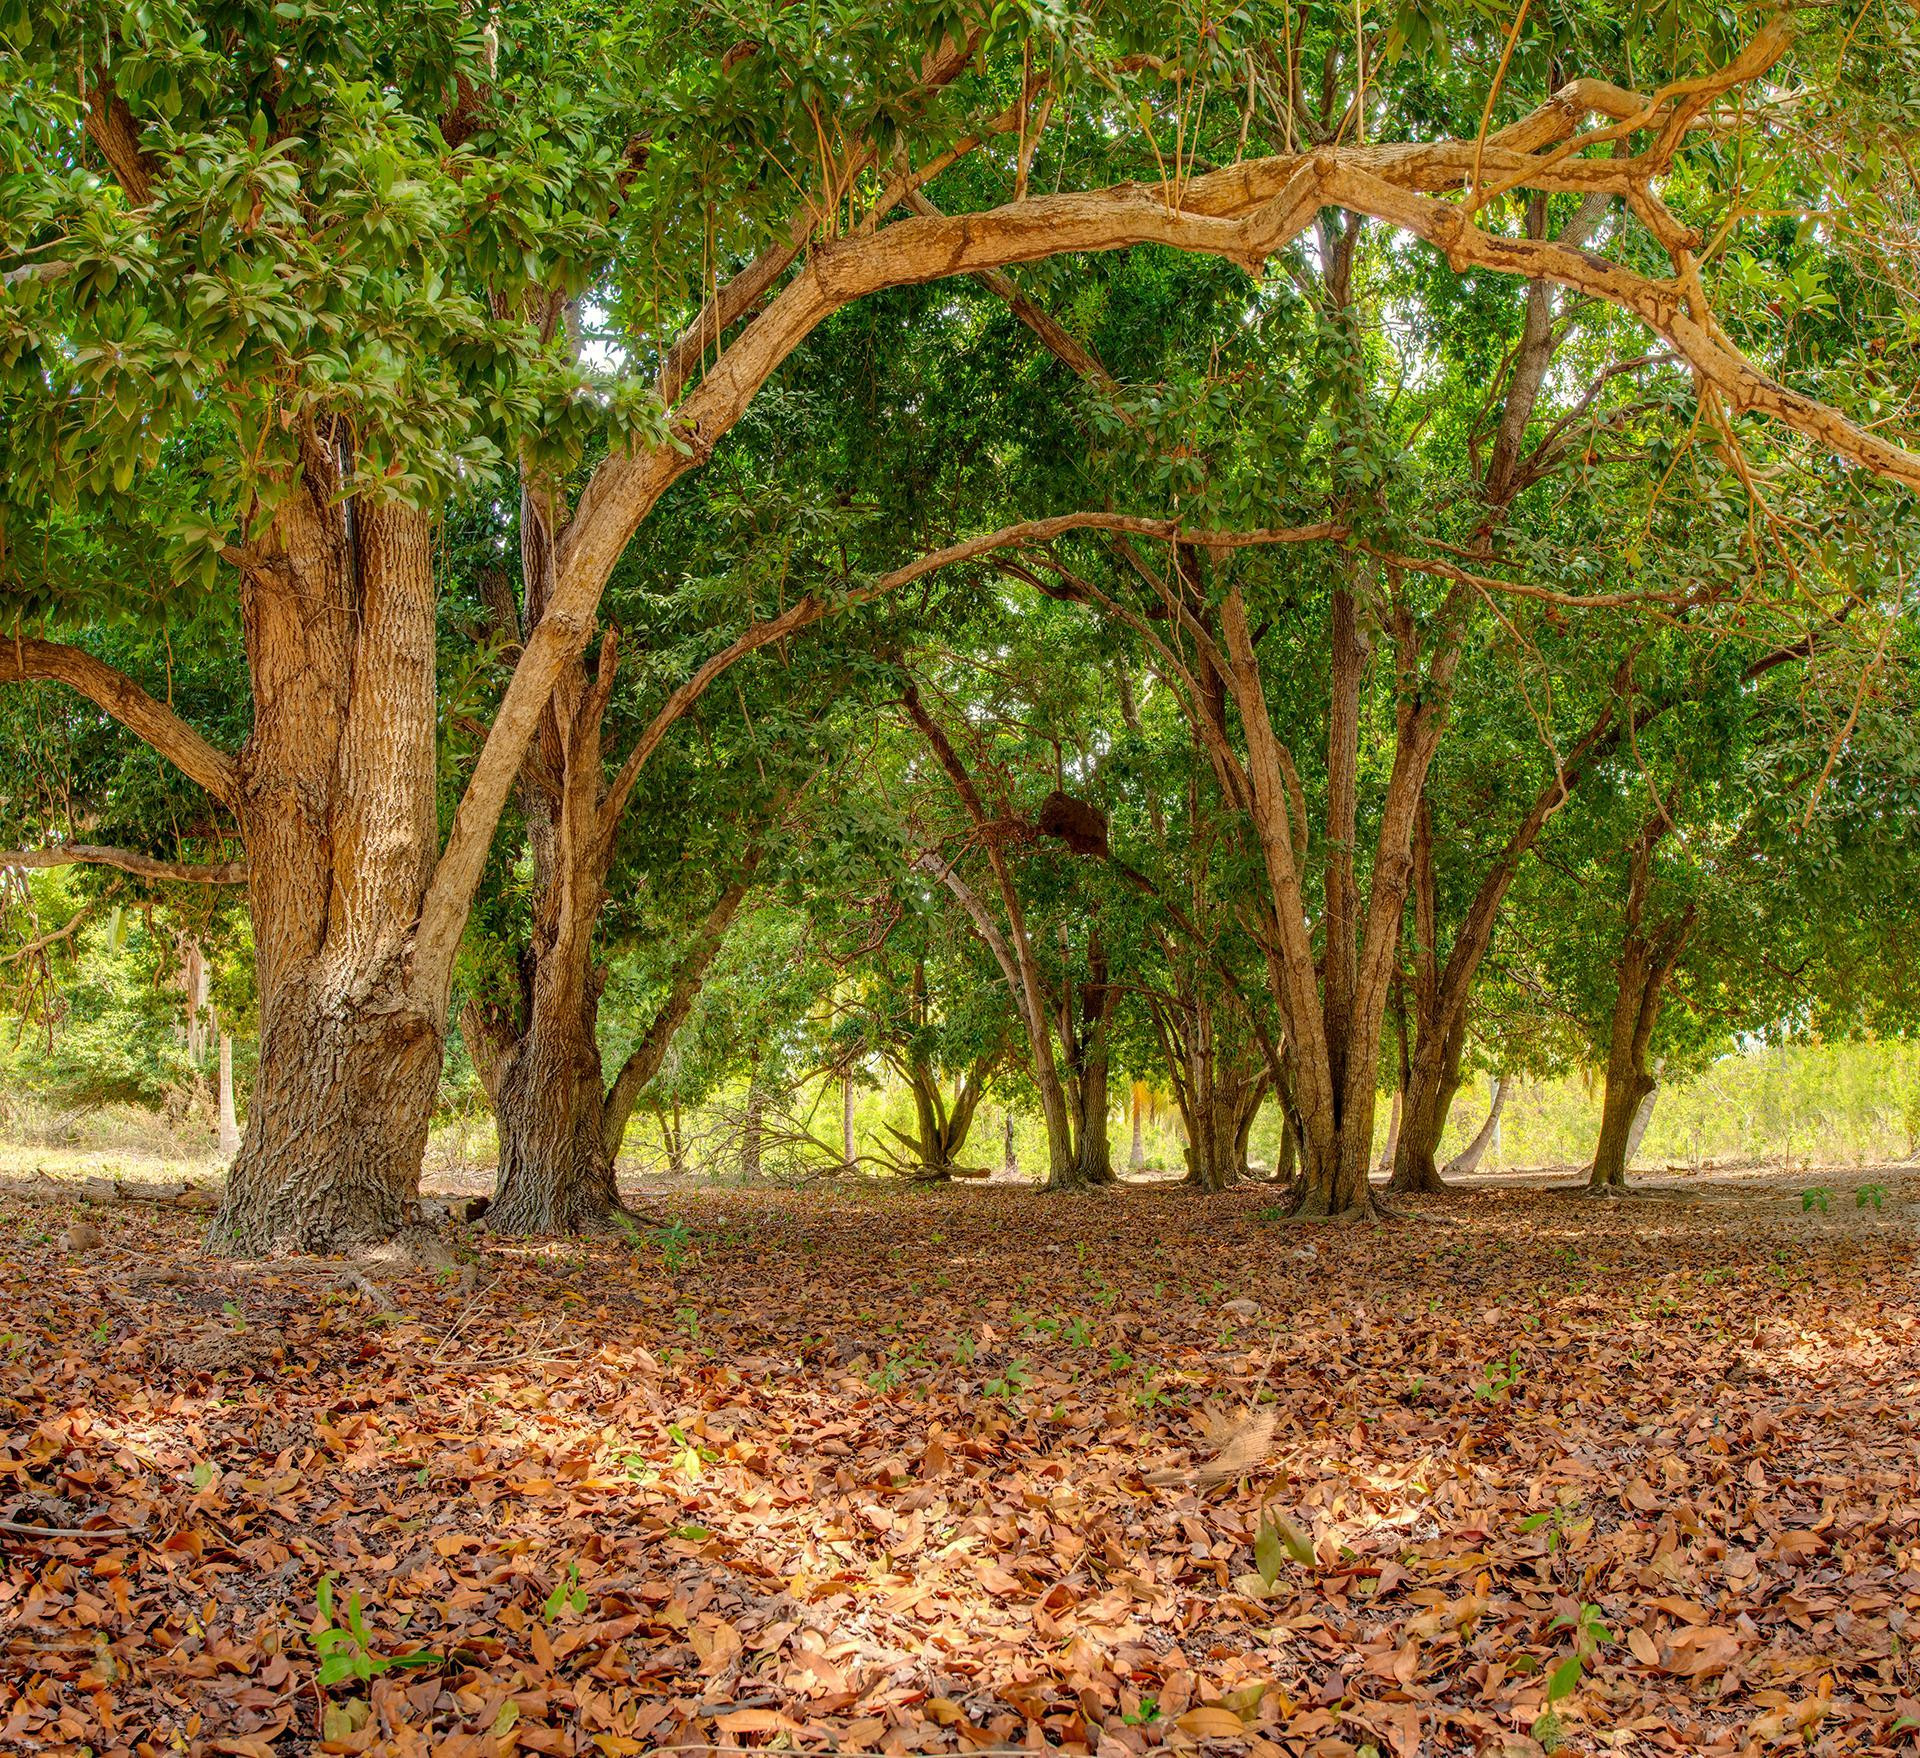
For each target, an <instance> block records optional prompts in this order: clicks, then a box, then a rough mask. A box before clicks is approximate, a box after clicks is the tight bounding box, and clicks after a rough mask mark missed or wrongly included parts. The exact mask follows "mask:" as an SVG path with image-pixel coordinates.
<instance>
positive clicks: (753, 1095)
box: [740, 1056, 767, 1183]
mask: <svg viewBox="0 0 1920 1758" xmlns="http://www.w3.org/2000/svg"><path fill="white" fill-rule="evenodd" d="M766 1114H767V1089H766V1085H765V1083H764V1082H762V1080H761V1079H760V1058H759V1057H758V1056H755V1057H754V1059H753V1072H752V1073H751V1074H749V1075H748V1076H747V1114H746V1119H745V1121H744V1123H743V1124H742V1125H741V1130H740V1176H741V1177H742V1178H743V1179H745V1180H746V1181H747V1182H748V1183H752V1182H753V1181H754V1180H756V1179H758V1178H759V1176H760V1148H761V1134H762V1131H763V1129H764V1127H765V1120H766Z"/></svg>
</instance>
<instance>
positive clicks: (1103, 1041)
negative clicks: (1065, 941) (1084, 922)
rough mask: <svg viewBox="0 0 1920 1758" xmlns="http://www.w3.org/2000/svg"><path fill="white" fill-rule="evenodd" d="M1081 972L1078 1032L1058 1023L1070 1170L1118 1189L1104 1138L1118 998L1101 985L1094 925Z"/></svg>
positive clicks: (1101, 951)
mask: <svg viewBox="0 0 1920 1758" xmlns="http://www.w3.org/2000/svg"><path fill="white" fill-rule="evenodd" d="M1087 966H1088V976H1087V981H1086V982H1085V983H1084V984H1083V985H1082V986H1081V989H1080V1021H1079V1026H1078V1029H1077V1030H1074V1029H1072V1027H1071V1022H1063V1023H1066V1024H1068V1026H1069V1031H1068V1036H1067V1042H1068V1045H1069V1050H1070V1054H1071V1057H1072V1064H1073V1069H1074V1080H1073V1099H1074V1119H1073V1123H1074V1149H1075V1169H1076V1171H1077V1173H1078V1176H1079V1181H1080V1182H1081V1183H1082V1184H1118V1183H1119V1182H1120V1181H1119V1179H1118V1178H1116V1177H1115V1176H1114V1171H1113V1147H1112V1143H1111V1142H1110V1141H1109V1140H1108V1138H1107V1112H1108V1094H1109V1090H1110V1082H1111V1077H1112V1054H1113V1053H1112V1046H1111V1041H1110V1036H1109V1026H1110V1022H1111V1021H1112V1018H1113V1008H1114V1003H1115V1002H1116V1001H1117V1000H1118V999H1119V992H1118V991H1117V990H1116V989H1115V988H1114V987H1113V985H1112V984H1111V983H1109V982H1108V980H1107V953H1106V946H1105V944H1104V942H1103V941H1102V940H1101V938H1100V929H1099V925H1098V923H1096V924H1095V925H1094V927H1093V929H1092V930H1091V932H1090V933H1089V934H1088V936H1087Z"/></svg>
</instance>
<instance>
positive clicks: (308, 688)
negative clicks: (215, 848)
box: [208, 449, 446, 1255]
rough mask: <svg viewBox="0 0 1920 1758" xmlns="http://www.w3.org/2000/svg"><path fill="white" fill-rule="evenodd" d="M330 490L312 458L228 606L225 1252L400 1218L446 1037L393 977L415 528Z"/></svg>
mask: <svg viewBox="0 0 1920 1758" xmlns="http://www.w3.org/2000/svg"><path fill="white" fill-rule="evenodd" d="M338 482H339V476H338V471H337V466H336V463H335V460H334V459H333V458H332V456H331V455H329V454H328V453H326V452H325V451H324V450H323V449H315V450H314V451H313V453H312V455H311V456H310V457H309V459H308V461H307V470H306V474H305V476H304V477H303V479H302V483H301V486H300V488H299V489H298V490H297V491H296V492H295V493H294V495H293V496H292V497H290V499H289V500H288V501H287V502H286V503H285V504H284V506H283V507H282V510H281V512H280V513H279V514H278V515H277V516H276V518H275V521H274V525H273V528H272V532H271V543H272V545H273V553H272V554H271V555H270V556H269V557H268V558H267V560H266V561H264V562H263V563H261V564H260V565H259V566H258V567H256V568H255V569H254V570H253V571H251V572H249V573H248V574H247V575H246V577H245V583H244V591H243V597H242V610H243V617H244V624H245V631H246V645H247V662H248V668H249V671H250V673H251V676H252V684H253V697H254V726H253V732H252V734H251V736H250V737H249V738H248V740H247V743H246V745H245V747H244V748H243V750H242V752H241V755H240V759H239V766H238V767H239V777H240V780H239V792H238V799H237V809H238V813H239V817H240V824H241V829H242V833H243V835H244V837H245V840H246V844H247V853H248V891H249V900H250V903H251V906H252V916H253V930H254V945H255V951H256V956H257V960H258V975H259V987H260V1022H261V1023H260V1068H259V1073H258V1076H257V1077H256V1081H255V1086H254V1093H253V1099H252V1103H251V1104H250V1106H249V1107H248V1112H247V1128H246V1133H245V1136H244V1138H243V1140H242V1143H241V1147H240V1152H239V1155H238V1157H237V1158H236V1159H235V1161H234V1164H233V1169H232V1171H231V1172H230V1173H229V1175H228V1179H227V1189H226V1195H225V1199H224V1201H223V1203H222V1205H221V1209H220V1211H219V1213H218V1215H217V1216H216V1217H215V1219H214V1222H213V1225H212V1227H211V1228H210V1229H209V1233H208V1245H209V1248H210V1249H213V1250H216V1251H225V1252H230V1253H236V1254H245V1255H253V1254H264V1253H266V1252H270V1251H276V1250H293V1251H331V1250H336V1249H342V1248H347V1247H353V1246H358V1245H363V1244H367V1243H370V1242H374V1241H379V1240H384V1239H387V1238H390V1237H392V1236H393V1235H394V1234H396V1233H398V1232H400V1231H402V1230H403V1229H404V1228H406V1227H407V1226H409V1225H410V1224H412V1223H413V1222H414V1221H415V1219H416V1218H417V1206H416V1199H417V1195H418V1188H419V1171H420V1158H421V1154H422V1152H423V1150H424V1149H425V1146H426V1137H427V1122H428V1118H429V1117H430V1115H431V1113H432V1108H433V1095H434V1090H435V1085H436V1082H437V1080H438V1078H439V1072H440V1058H441V1050H442V1045H443V1041H444V1038H445V1033H446V998H445V996H444V994H443V993H442V992H440V990H439V987H438V985H437V984H428V985H425V986H424V990H423V988H422V986H420V985H417V984H416V983H415V982H414V981H413V968H412V964H413V957H412V955H413V943H412V937H413V932H414V928H415V924H416V922H417V920H418V917H419V912H420V906H421V900H422V898H423V896H424V895H425V891H426V887H427V883H428V879H429V876H430V874H431V872H432V867H433V860H434V855H435V848H436V835H437V829H436V822H435V798H434V786H435V756H434V734H435V724H434V720H435V716H434V622H433V578H432V569H431V558H430V553H429V522H428V520H427V518H426V516H425V515H423V514H419V513H415V512H411V511H409V510H407V509H404V508H396V507H381V506H374V505H369V504H366V503H364V502H362V501H359V500H341V499H340V498H339V497H338V495H337V492H336V491H337V485H338Z"/></svg>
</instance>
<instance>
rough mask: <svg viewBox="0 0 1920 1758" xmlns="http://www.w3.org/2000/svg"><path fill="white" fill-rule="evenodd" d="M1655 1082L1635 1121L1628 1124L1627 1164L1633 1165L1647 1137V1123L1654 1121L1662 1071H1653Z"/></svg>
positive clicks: (1635, 1116) (1640, 1106)
mask: <svg viewBox="0 0 1920 1758" xmlns="http://www.w3.org/2000/svg"><path fill="white" fill-rule="evenodd" d="M1653 1082H1654V1084H1653V1085H1652V1086H1650V1087H1649V1088H1648V1089H1647V1096H1646V1097H1645V1098H1644V1099H1642V1100H1641V1101H1640V1105H1639V1108H1638V1109H1637V1110H1636V1111H1635V1112H1634V1114H1633V1122H1632V1123H1630V1124H1629V1125H1628V1126H1627V1164H1628V1165H1629V1166H1631V1165H1632V1164H1633V1162H1634V1157H1635V1156H1636V1155H1637V1154H1638V1153H1639V1152H1640V1143H1641V1142H1642V1141H1643V1140H1644V1139H1645V1137H1646V1133H1647V1125H1648V1124H1650V1123H1651V1122H1652V1121H1653V1106H1654V1101H1655V1100H1656V1099H1658V1098H1659V1097H1660V1071H1659V1069H1657V1068H1656V1069H1655V1070H1654V1071H1653Z"/></svg>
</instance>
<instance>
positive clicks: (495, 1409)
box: [0, 1168, 1920, 1758]
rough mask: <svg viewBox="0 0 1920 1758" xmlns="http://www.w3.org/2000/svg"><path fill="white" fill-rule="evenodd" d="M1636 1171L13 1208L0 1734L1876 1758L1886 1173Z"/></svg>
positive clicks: (3, 1219)
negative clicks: (408, 1248)
mask: <svg viewBox="0 0 1920 1758" xmlns="http://www.w3.org/2000/svg"><path fill="white" fill-rule="evenodd" d="M1660 1182H1661V1183H1662V1184H1663V1187H1664V1188H1663V1189H1662V1191H1661V1192H1660V1194H1657V1195H1654V1196H1649V1197H1645V1198H1642V1199H1638V1200H1631V1201H1627V1202H1624V1203H1594V1202H1591V1201H1589V1200H1586V1199H1583V1198H1581V1197H1579V1196H1577V1195H1575V1194H1572V1193H1570V1192H1568V1191H1564V1190H1556V1189H1541V1188H1538V1187H1537V1186H1526V1187H1522V1186H1519V1185H1517V1184H1515V1183H1512V1182H1510V1181H1503V1180H1493V1181H1486V1182H1483V1183H1482V1184H1481V1185H1479V1186H1477V1187H1476V1188H1474V1189H1472V1190H1470V1191H1465V1192H1460V1193H1456V1194H1453V1195H1450V1196H1448V1197H1445V1198H1440V1199H1434V1200H1431V1201H1428V1202H1423V1203H1422V1204H1420V1205H1419V1206H1418V1209H1417V1211H1416V1212H1415V1213H1413V1214H1412V1215H1410V1216H1408V1217H1407V1218H1405V1219H1402V1220H1399V1221H1396V1222H1395V1223H1393V1224H1391V1225H1387V1226H1382V1227H1365V1228H1345V1229H1329V1228H1309V1227H1301V1226H1295V1225H1291V1224H1287V1223H1285V1222H1282V1221H1281V1220H1280V1219H1279V1218H1278V1209H1277V1206H1276V1205H1275V1202H1274V1199H1273V1197H1272V1196H1271V1194H1268V1193H1263V1192H1261V1191H1259V1190H1257V1189H1254V1190H1248V1191H1245V1192H1240V1193H1235V1194H1233V1195H1229V1196H1225V1197H1212V1198H1205V1197H1195V1196H1192V1195H1190V1194H1188V1193H1186V1192H1184V1191H1180V1190H1172V1189H1166V1188H1164V1187H1163V1188H1157V1189H1146V1190H1128V1191H1122V1192H1118V1193H1114V1194H1112V1195H1107V1196H1096V1197H1086V1198H1071V1199H1061V1198H1049V1197H1043V1196H1039V1195H1036V1194H1033V1193H1031V1192H1027V1191H1021V1190H1014V1189H1008V1188H1005V1187H1000V1186H996V1187H993V1188H990V1189H979V1188H960V1189H954V1190H951V1191H939V1192H923V1193H909V1194H881V1193H876V1192H859V1191H850V1190H848V1189H846V1188H844V1187H835V1186H831V1185H825V1186H815V1187H812V1188H809V1189H807V1190H804V1191H798V1192H792V1191H789V1192H780V1191H768V1190H742V1191H724V1192H706V1193H692V1192H686V1191H681V1192H678V1193H675V1194H671V1195H655V1194H653V1193H649V1194H648V1195H647V1197H646V1198H644V1199H643V1200H645V1201H647V1202H648V1203H650V1204H653V1205H655V1212H656V1215H657V1217H658V1219H659V1220H660V1221H661V1222H662V1223H663V1224H662V1225H659V1226H657V1227H653V1228H650V1229H648V1230H643V1231H641V1232H640V1233H639V1234H638V1236H637V1237H636V1238H634V1239H631V1240H627V1239H620V1238H609V1239H605V1240H600V1241H595V1242H592V1243H589V1244H578V1243H565V1244H559V1243H551V1242H548V1243H516V1242H508V1241H498V1240H490V1239H488V1238H487V1237H486V1235H485V1234H484V1233H473V1234H470V1235H468V1236H466V1237H464V1238H463V1239H462V1240H461V1241H460V1245H459V1255H460V1258H461V1260H462V1263H461V1267H460V1268H459V1269H458V1271H456V1272H449V1273H446V1274H443V1275H440V1276H437V1277H435V1276H428V1275H424V1274H422V1273H419V1272H408V1273H401V1272H397V1271H392V1270H382V1269H380V1268H378V1267H363V1268H362V1269H360V1270H358V1271H356V1272H353V1273H351V1274H344V1275H343V1274H341V1273H340V1266H320V1265H310V1264H304V1263H294V1264H282V1265H273V1264H265V1265H252V1266H238V1265H232V1264H215V1263H210V1262H208V1261H206V1260H203V1259H200V1258H198V1257H196V1256H195V1255H194V1247H195V1244H196V1242H197V1239H198V1234H199V1230H200V1227H201V1225H202V1224H203V1220H204V1217H202V1216H200V1215H198V1214H195V1213H193V1212H190V1211H184V1210H180V1209H177V1208H172V1207H167V1206H161V1205H157V1204H152V1203H120V1204H114V1205H105V1204H102V1205H98V1206H94V1207H91V1208H83V1206H82V1205H80V1204H79V1203H76V1202H72V1201H70V1200H69V1199H68V1198H66V1197H65V1196H63V1195H61V1194H59V1193H58V1192H56V1193H54V1194H53V1195H51V1196H50V1195H49V1194H48V1192H47V1190H46V1188H45V1181H42V1183H41V1187H40V1188H39V1189H37V1190H36V1191H34V1192H33V1193H31V1194H33V1196H34V1198H35V1200H31V1201H29V1200H25V1196H26V1195H27V1194H29V1193H26V1192H24V1191H21V1190H20V1187H19V1186H17V1185H16V1186H15V1187H14V1188H15V1191H16V1192H17V1194H12V1195H0V1362H3V1363H4V1373H3V1374H0V1521H4V1522H6V1524H5V1525H4V1526H3V1527H0V1749H5V1750H8V1751H20V1752H33V1753H73V1754H80V1753H83V1752H90V1753H92V1754H94V1755H96V1758H98V1755H101V1754H106V1753H121V1752H135V1751H138V1752H187V1753H201V1752H207V1753H234V1754H265V1753H279V1754H283V1755H290V1754H296V1753H307V1752H311V1751H327V1752H356V1751H359V1752H379V1753H387V1752H392V1753H402V1754H406V1753H415V1752H420V1753H427V1752H432V1753H448V1754H473V1755H475V1758H479V1755H483V1754H484V1755H486V1758H504V1755H505V1754H507V1753H510V1752H513V1751H515V1750H524V1751H533V1752H550V1753H575V1752H580V1753H603V1754H607V1755H609V1758H613V1755H618V1754H627V1753H640V1752H645V1751H651V1750H654V1749H656V1748H661V1747H674V1748H678V1749H682V1750H688V1751H694V1752H702V1753H708V1752H735V1751H741V1750H758V1749H763V1748H785V1749H788V1750H804V1751H834V1752H862V1753H865V1752H903V1751H921V1752H951V1753H972V1754H976V1755H978V1754H982V1753H991V1752H996V1751H1011V1750H1013V1749H1016V1748H1026V1747H1031V1748H1037V1747H1040V1746H1042V1745H1049V1746H1055V1747H1065V1748H1069V1749H1073V1750H1080V1751H1086V1752H1090V1753H1093V1754H1096V1755H1097V1758H1132V1755H1134V1754H1139V1753H1143V1752H1147V1751H1150V1750H1153V1749H1155V1748H1166V1749H1169V1750H1176V1751H1178V1750H1187V1751H1195V1750H1199V1751H1205V1752H1210V1753H1211V1752H1217V1753H1222V1754H1226V1753H1232V1754H1242V1753H1245V1754H1251V1755H1252V1758H1278V1755H1279V1754H1288V1755H1298V1754H1314V1755H1317V1758H1335V1755H1339V1758H1355V1755H1358V1754H1365V1753H1366V1752H1367V1751H1368V1750H1369V1748H1371V1749H1372V1751H1373V1752H1374V1753H1376V1754H1379V1755H1380V1758H1388V1755H1389V1754H1391V1755H1393V1758H1411V1755H1413V1754H1432V1755H1440V1754H1453V1753H1468V1752H1476V1753H1477V1752H1495V1753H1514V1754H1518V1753H1529V1754H1531V1753H1538V1752H1541V1751H1543V1750H1553V1749H1556V1748H1562V1747H1564V1748H1566V1749H1570V1750H1572V1751H1575V1752H1582V1753H1585V1752H1601V1751H1624V1752H1646V1753H1659V1752H1687V1753H1699V1752H1708V1753H1729V1754H1732V1753H1747V1752H1752V1753H1760V1752H1773V1751H1778V1750H1800V1751H1808V1750H1810V1751H1815V1752H1829V1753H1835V1754H1839V1753H1845V1754H1856V1753H1868V1752H1880V1751H1885V1752H1912V1751H1914V1750H1915V1746H1914V1737H1915V1736H1914V1731H1913V1730H1915V1729H1916V1728H1920V1668H1916V1666H1915V1663H1914V1659H1913V1654H1914V1649H1913V1646H1912V1644H1913V1641H1914V1639H1915V1636H1916V1630H1915V1620H1916V1618H1917V1617H1920V1451H1917V1450H1916V1422H1917V1421H1920V1257H1917V1256H1916V1240H1917V1236H1916V1228H1915V1222H1916V1219H1920V1175H1916V1174H1915V1172H1914V1171H1913V1169H1911V1168H1907V1169H1889V1170H1883V1171H1880V1172H1875V1173H1854V1172H1847V1173H1830V1174H1812V1173H1798V1174H1793V1175H1782V1174H1779V1173H1778V1170H1777V1169H1776V1170H1775V1172H1774V1173H1772V1174H1766V1175H1758V1174H1757V1175H1755V1176H1754V1177H1752V1178H1751V1179H1749V1180H1748V1181H1746V1182H1744V1183H1743V1182H1742V1181H1741V1178H1740V1177H1739V1176H1737V1175H1735V1176H1731V1177H1714V1178H1711V1179H1686V1180H1662V1181H1660ZM1808 1193H1814V1194H1808ZM669 1213H670V1214H671V1217H672V1218H671V1220H670V1221H669ZM89 1223H90V1227H91V1230H89V1225H88V1224H89ZM1249 1301H1250V1302H1252V1303H1254V1304H1255V1306H1256V1307H1257V1312H1256V1311H1253V1310H1251V1309H1250V1308H1249V1307H1247V1306H1245V1305H1231V1304H1230V1303H1234V1302H1249ZM23 1528H28V1529H32V1528H43V1529H44V1528H54V1529H57V1530H58V1531H61V1532H76V1531H80V1532H83V1535H82V1536H57V1535H55V1532H53V1531H46V1530H40V1531H35V1530H22V1529H23ZM323 1583H330V1589H329V1590H328V1591H326V1593H325V1597H324V1599H323V1597H322V1596H323ZM355 1596H357V1601H356V1597H355ZM323 1604H328V1605H330V1606H331V1614H330V1615H328V1614H327V1613H326V1612H324V1611H323V1610H322V1609H321V1608H322V1605H323Z"/></svg>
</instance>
